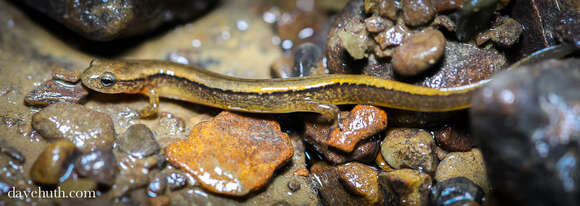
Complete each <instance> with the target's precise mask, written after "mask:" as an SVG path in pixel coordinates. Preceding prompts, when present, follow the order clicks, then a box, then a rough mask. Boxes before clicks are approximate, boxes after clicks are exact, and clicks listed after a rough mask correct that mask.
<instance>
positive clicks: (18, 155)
mask: <svg viewBox="0 0 580 206" xmlns="http://www.w3.org/2000/svg"><path fill="white" fill-rule="evenodd" d="M0 152H2V153H4V154H6V155H8V157H10V158H12V159H13V160H14V161H16V162H18V163H20V164H24V163H25V162H26V157H25V156H24V155H23V154H22V152H20V151H19V150H18V149H16V148H14V147H11V146H0Z"/></svg>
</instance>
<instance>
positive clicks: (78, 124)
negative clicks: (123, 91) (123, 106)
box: [32, 103, 115, 152]
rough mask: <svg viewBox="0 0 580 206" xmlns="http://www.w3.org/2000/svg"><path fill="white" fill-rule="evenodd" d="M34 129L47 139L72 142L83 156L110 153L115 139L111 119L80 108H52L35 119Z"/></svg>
mask: <svg viewBox="0 0 580 206" xmlns="http://www.w3.org/2000/svg"><path fill="white" fill-rule="evenodd" d="M32 127H33V128H34V129H35V130H36V131H37V132H38V133H39V134H40V135H42V136H43V137H44V138H46V139H68V140H70V141H71V142H72V143H73V144H74V145H75V146H76V147H77V148H78V149H79V150H81V151H82V152H90V151H93V150H97V149H98V150H109V149H111V148H112V146H113V141H114V138H115V130H114V128H113V121H112V120H111V117H109V115H107V114H104V113H100V112H96V111H93V110H90V109H87V108H85V107H83V106H81V105H78V104H68V103H55V104H51V105H50V106H48V107H46V108H44V109H43V110H42V111H40V112H38V113H36V114H34V115H32Z"/></svg>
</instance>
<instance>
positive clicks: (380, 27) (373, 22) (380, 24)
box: [365, 16, 393, 33]
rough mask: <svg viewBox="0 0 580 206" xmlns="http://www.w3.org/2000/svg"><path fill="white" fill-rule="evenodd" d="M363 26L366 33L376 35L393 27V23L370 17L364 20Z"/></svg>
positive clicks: (377, 17)
mask: <svg viewBox="0 0 580 206" xmlns="http://www.w3.org/2000/svg"><path fill="white" fill-rule="evenodd" d="M389 24H390V25H389ZM365 26H366V28H367V31H369V32H371V33H378V32H381V31H384V30H385V29H386V28H391V27H392V26H393V22H391V21H389V20H385V19H383V18H382V17H379V16H371V17H369V18H366V19H365Z"/></svg>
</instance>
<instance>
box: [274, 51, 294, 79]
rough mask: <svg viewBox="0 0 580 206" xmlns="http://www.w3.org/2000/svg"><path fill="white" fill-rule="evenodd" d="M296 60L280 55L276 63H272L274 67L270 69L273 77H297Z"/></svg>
mask: <svg viewBox="0 0 580 206" xmlns="http://www.w3.org/2000/svg"><path fill="white" fill-rule="evenodd" d="M293 61H294V60H293V59H292V58H291V57H289V56H280V57H278V58H277V59H276V60H274V63H272V67H271V69H270V72H271V76H272V77H273V78H290V77H296V76H297V75H296V74H297V73H298V72H297V71H296V70H295V69H294V62H293Z"/></svg>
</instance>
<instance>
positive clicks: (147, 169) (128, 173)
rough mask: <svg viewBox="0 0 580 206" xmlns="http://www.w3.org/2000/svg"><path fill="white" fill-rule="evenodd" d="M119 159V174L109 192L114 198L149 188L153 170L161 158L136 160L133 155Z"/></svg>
mask: <svg viewBox="0 0 580 206" xmlns="http://www.w3.org/2000/svg"><path fill="white" fill-rule="evenodd" d="M117 158H118V159H119V163H118V164H119V174H118V175H117V177H116V178H115V184H113V186H112V187H111V190H110V191H109V195H110V196H111V197H113V198H116V197H121V196H124V195H126V194H127V193H129V192H131V191H133V190H136V189H139V188H143V187H145V186H147V184H148V183H149V182H150V179H151V178H150V177H149V175H150V173H151V169H153V168H155V167H157V166H158V164H159V158H158V157H156V156H149V157H145V158H142V159H136V158H135V157H133V156H131V155H124V154H121V155H119V156H118V157H117Z"/></svg>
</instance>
